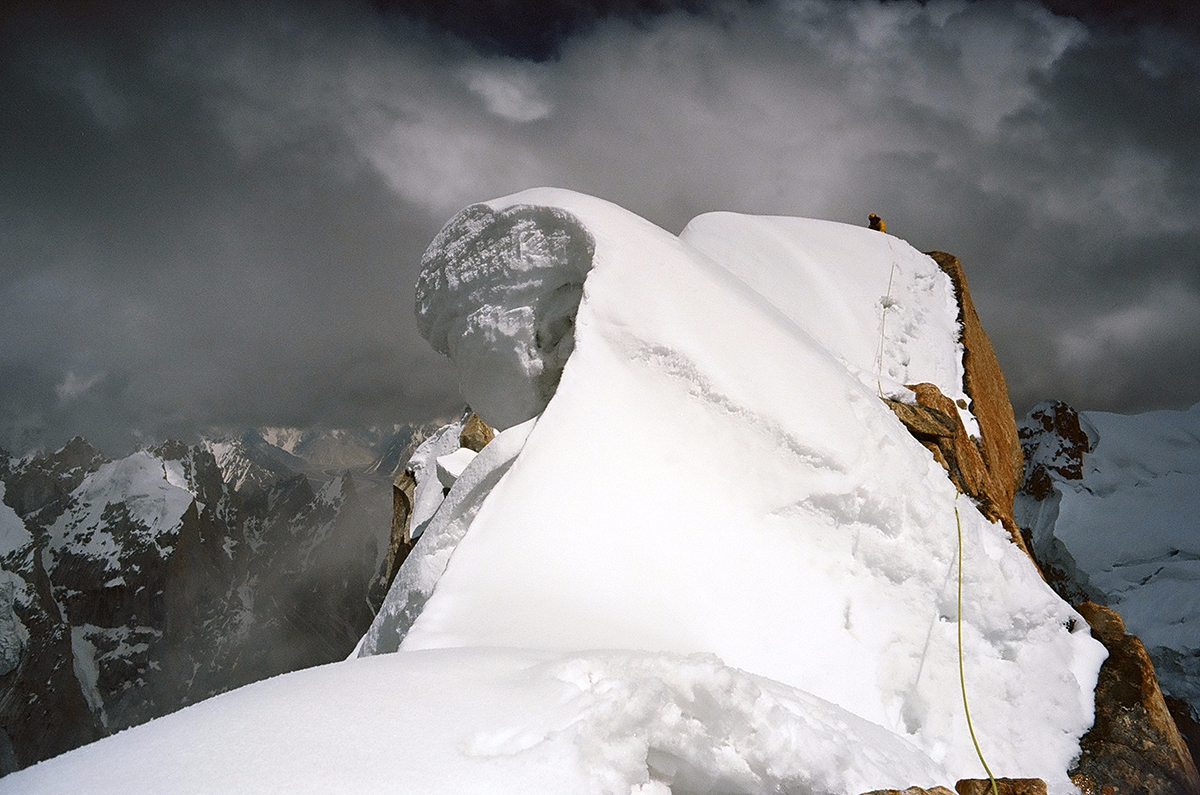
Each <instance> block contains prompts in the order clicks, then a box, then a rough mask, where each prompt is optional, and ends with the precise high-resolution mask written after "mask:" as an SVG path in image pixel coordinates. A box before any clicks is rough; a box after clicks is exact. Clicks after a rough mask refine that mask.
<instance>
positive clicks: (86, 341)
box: [0, 0, 1200, 450]
mask: <svg viewBox="0 0 1200 795" xmlns="http://www.w3.org/2000/svg"><path fill="white" fill-rule="evenodd" d="M634 5H637V4H634ZM697 7H698V6H697ZM705 8H709V9H711V10H710V11H709V12H706V13H684V12H676V13H659V14H657V15H645V14H642V15H639V16H638V18H637V19H636V20H635V21H633V22H630V21H623V20H622V19H620V18H612V19H600V18H596V19H592V20H591V24H590V25H589V26H587V27H586V28H585V29H581V32H579V33H577V35H574V36H571V37H567V38H561V39H558V40H556V41H557V55H556V57H553V58H549V59H545V60H527V59H522V58H518V57H513V56H511V55H508V56H506V55H502V54H497V52H498V49H502V48H497V47H495V46H492V47H487V48H483V49H479V48H476V47H473V46H471V45H470V44H468V43H465V42H464V41H463V40H461V39H459V38H456V37H455V36H453V35H451V34H449V33H446V32H439V29H438V28H437V27H436V25H431V24H429V23H428V21H426V22H419V21H418V22H413V21H409V20H408V18H407V17H405V16H404V15H402V14H398V13H380V12H379V10H378V8H376V7H372V6H368V5H361V6H360V5H354V4H350V3H346V4H326V5H314V6H310V7H297V6H296V5H294V4H284V3H280V4H279V5H276V6H270V5H266V4H262V3H255V4H247V5H244V6H240V7H239V6H234V5H223V6H221V7H220V9H219V10H211V11H197V10H195V9H194V7H192V6H188V5H179V6H168V7H166V8H163V9H158V10H152V11H148V10H146V9H145V8H141V9H138V12H137V13H136V14H135V13H133V11H129V12H127V13H124V14H122V13H119V12H112V13H107V14H105V15H103V16H95V17H92V18H89V19H81V18H80V17H78V16H63V15H62V14H61V13H60V12H56V11H54V10H53V7H51V6H45V7H41V6H32V7H30V9H29V10H26V11H24V12H21V13H16V14H10V15H9V17H8V18H7V19H6V20H5V22H4V23H3V28H0V37H2V38H0V81H2V83H0V87H2V89H3V90H2V91H0V141H3V145H2V147H0V445H3V446H4V447H6V448H8V449H10V450H22V449H24V448H26V447H28V446H29V445H32V444H56V443H59V442H61V441H62V440H64V439H65V438H67V437H69V436H70V435H72V434H74V433H84V434H86V435H88V436H89V437H90V438H93V439H95V440H96V441H97V442H98V443H100V444H102V445H107V446H109V447H113V448H115V447H119V446H121V445H126V444H129V443H131V441H132V440H136V439H137V438H143V439H154V438H159V437H161V436H164V435H168V434H170V435H177V436H178V435H188V434H191V433H194V432H196V431H198V430H202V429H204V428H206V427H209V426H220V425H224V426H239V425H251V424H273V425H312V424H322V425H361V424H372V423H390V422H397V421H406V420H414V419H424V418H427V417H430V416H434V415H438V414H445V413H447V412H450V411H453V410H454V407H455V406H456V404H457V402H458V398H457V396H456V391H455V387H454V384H453V379H452V376H451V375H450V372H449V369H448V367H447V366H446V365H445V363H444V362H442V361H441V360H440V358H439V357H438V356H437V355H436V354H434V353H433V352H432V351H431V350H429V349H428V346H426V344H425V343H424V342H423V341H422V340H420V339H419V337H418V335H417V334H416V331H415V324H414V323H413V320H412V317H411V306H412V289H413V283H414V282H415V279H416V268H417V265H418V263H419V260H420V254H421V252H422V251H423V249H424V247H425V245H426V244H427V243H428V241H429V240H430V239H431V238H432V237H433V235H434V234H435V233H436V232H437V230H438V229H439V228H440V226H441V225H442V223H443V222H445V221H446V220H447V219H448V218H449V217H450V216H451V215H453V214H454V213H455V212H456V211H457V210H458V209H460V208H461V207H463V206H465V205H466V204H469V203H471V202H474V201H478V200H482V199H487V198H492V197H495V196H500V195H504V194H507V193H511V192H513V191H516V190H520V189H522V188H526V187H530V186H533V185H541V184H552V185H560V186H563V187H569V188H574V189H578V190H583V191H586V192H589V193H594V194H597V195H600V196H603V197H605V198H608V199H611V200H613V201H616V202H618V203H620V204H622V205H624V206H626V207H629V208H630V209H632V210H634V211H635V212H638V213H640V214H642V215H644V216H646V217H647V218H649V219H651V220H653V221H655V222H656V223H659V224H661V225H663V226H664V227H666V228H668V229H671V230H672V231H678V230H679V229H680V228H682V226H683V225H684V224H685V223H686V222H687V220H688V219H690V218H691V217H692V216H694V215H695V214H697V213H700V212H703V211H707V210H714V209H729V210H736V211H743V212H756V213H782V214H797V215H809V216H816V217H823V218H832V219H835V220H842V221H848V222H851V223H862V222H864V220H865V216H866V214H867V212H868V211H875V212H879V213H880V214H882V215H883V216H884V217H885V218H886V219H887V221H888V225H889V230H891V231H894V232H895V233H897V234H899V235H900V236H902V237H905V238H907V239H908V240H910V241H911V242H912V243H913V244H914V245H916V246H917V247H919V248H922V249H926V250H928V249H933V248H939V249H944V250H949V251H952V252H954V253H956V254H958V255H959V256H960V257H961V258H962V259H963V261H964V263H965V265H966V267H967V269H968V276H969V278H970V280H971V286H972V292H973V294H974V296H975V299H976V303H977V304H978V306H979V309H980V313H981V315H982V317H983V321H984V323H985V326H986V327H987V328H988V329H989V331H990V333H991V335H992V338H993V341H994V342H995V344H996V347H997V351H998V354H999V356H1000V359H1001V363H1002V364H1003V366H1004V367H1005V370H1006V373H1007V374H1008V376H1009V382H1010V388H1011V390H1012V396H1013V399H1014V403H1015V404H1016V405H1017V408H1018V410H1019V411H1023V410H1024V409H1026V408H1028V407H1029V406H1030V405H1031V404H1032V403H1033V402H1036V401H1037V400H1039V399H1042V398H1045V397H1058V398H1062V399H1066V400H1068V401H1070V402H1073V403H1075V404H1076V405H1078V406H1080V407H1081V408H1092V409H1111V410H1119V411H1136V410H1144V409H1148V408H1157V407H1185V406H1188V405H1191V404H1192V403H1194V402H1196V401H1197V400H1200V366H1198V364H1200V362H1198V361H1197V360H1198V359H1200V259H1198V255H1197V252H1198V251H1200V248H1198V245H1197V244H1198V243H1200V220H1198V215H1200V213H1198V210H1200V206H1198V205H1200V200H1198V195H1200V193H1198V190H1197V189H1198V187H1200V160H1198V159H1197V158H1196V156H1195V152H1194V146H1195V143H1196V139H1197V133H1196V130H1198V129H1200V46H1198V45H1197V41H1196V39H1195V38H1194V37H1193V36H1192V35H1191V33H1190V32H1179V31H1178V29H1176V30H1172V29H1168V28H1165V27H1163V26H1161V25H1154V24H1145V25H1142V26H1140V27H1125V28H1115V27H1103V26H1098V27H1097V26H1093V27H1085V26H1084V24H1082V23H1080V22H1079V21H1077V20H1074V19H1071V18H1068V17H1062V16H1055V15H1054V14H1052V13H1051V12H1050V11H1048V10H1046V9H1044V8H1042V7H1039V6H1036V5H1031V4H1027V3H963V2H930V3H926V4H924V5H921V4H917V3H915V2H912V3H910V2H892V3H888V4H884V5H881V4H878V3H875V2H832V1H824V0H821V1H818V0H808V1H800V2H779V3H765V2H763V3H754V4H736V3H731V4H715V3H713V4H706V5H705ZM653 10H655V11H661V8H659V7H658V6H655V8H654V9H653ZM693 10H695V8H693ZM435 21H436V20H435ZM131 429H132V431H133V433H132V435H131ZM139 435H140V436H139Z"/></svg>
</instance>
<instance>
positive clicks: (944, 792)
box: [863, 787, 954, 795]
mask: <svg viewBox="0 0 1200 795" xmlns="http://www.w3.org/2000/svg"><path fill="white" fill-rule="evenodd" d="M863 795H954V790H951V789H947V788H946V787H930V788H929V789H921V788H920V787H909V788H908V789H873V790H871V791H870V792H864V793H863Z"/></svg>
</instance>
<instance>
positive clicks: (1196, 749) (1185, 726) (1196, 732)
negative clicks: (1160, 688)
mask: <svg viewBox="0 0 1200 795" xmlns="http://www.w3.org/2000/svg"><path fill="white" fill-rule="evenodd" d="M1155 670H1156V671H1157V670H1158V669H1157V668H1156V669H1155ZM1163 700H1164V701H1166V703H1167V711H1168V712H1170V713H1171V718H1172V719H1173V720H1174V721H1175V725H1176V726H1177V727H1179V733H1180V734H1181V735H1182V736H1183V741H1184V743H1186V744H1187V747H1188V750H1189V751H1191V752H1192V761H1193V762H1195V761H1196V760H1197V759H1200V716H1197V714H1196V710H1195V709H1193V708H1192V705H1191V704H1189V703H1188V702H1186V701H1184V700H1183V699H1182V698H1176V697H1175V696H1171V695H1167V694H1166V693H1163Z"/></svg>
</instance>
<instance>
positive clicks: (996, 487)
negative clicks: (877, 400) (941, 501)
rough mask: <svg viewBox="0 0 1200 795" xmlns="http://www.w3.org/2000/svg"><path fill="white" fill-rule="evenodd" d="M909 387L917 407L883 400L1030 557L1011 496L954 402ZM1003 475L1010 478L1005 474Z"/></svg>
mask: <svg viewBox="0 0 1200 795" xmlns="http://www.w3.org/2000/svg"><path fill="white" fill-rule="evenodd" d="M908 388H909V389H911V390H912V391H913V393H914V394H915V395H916V396H917V403H916V405H913V404H910V403H903V402H901V401H898V400H888V399H886V398H885V399H884V401H885V402H886V403H887V404H888V406H889V407H890V408H891V409H892V411H893V412H895V414H896V416H897V417H898V418H899V419H900V421H901V422H902V423H904V425H905V427H906V428H908V430H909V432H911V433H912V435H913V437H915V438H916V440H917V441H919V442H920V443H921V444H923V445H924V446H925V447H926V448H928V449H929V451H930V452H932V453H933V457H934V458H935V459H936V460H937V462H938V463H939V464H941V465H942V466H943V467H945V468H946V473H947V474H948V475H949V476H950V480H951V482H953V483H954V485H955V487H957V488H958V490H959V491H960V492H962V493H963V494H966V495H967V496H969V497H971V498H972V499H973V500H974V501H975V504H976V506H978V508H979V510H980V512H981V513H983V515H984V516H986V517H987V518H989V519H991V520H992V521H994V522H1000V523H1001V524H1002V525H1003V526H1004V528H1005V529H1006V530H1008V532H1009V536H1010V537H1011V538H1012V541H1013V543H1014V544H1016V545H1017V546H1018V547H1020V548H1021V549H1022V550H1024V551H1025V554H1027V555H1029V549H1028V548H1027V547H1026V545H1025V540H1024V538H1022V536H1021V533H1020V531H1019V530H1018V529H1017V524H1016V521H1015V520H1014V519H1013V514H1012V495H1011V493H1010V492H1009V491H1008V490H1007V489H1006V488H1005V487H1004V486H1003V485H1002V484H1001V483H1000V482H998V480H997V477H996V476H995V474H994V473H993V472H991V471H990V470H988V468H987V464H986V463H985V461H984V458H983V453H982V451H981V449H980V446H979V445H978V444H977V443H976V442H975V440H973V439H972V438H971V437H970V436H969V435H968V434H967V429H966V427H965V426H964V425H963V422H962V418H961V417H960V416H959V413H958V411H957V409H956V407H955V405H954V401H953V400H951V399H950V398H948V397H946V396H945V395H944V394H942V391H941V390H940V389H938V388H937V387H936V386H935V385H933V384H911V385H909V387H908ZM976 405H978V403H976ZM1000 475H1001V478H1003V477H1007V473H1006V472H1001V473H1000ZM1030 557H1031V558H1032V557H1033V556H1032V555H1030Z"/></svg>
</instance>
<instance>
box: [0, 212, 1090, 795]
mask: <svg viewBox="0 0 1200 795" xmlns="http://www.w3.org/2000/svg"><path fill="white" fill-rule="evenodd" d="M417 305H418V321H419V323H420V325H421V328H422V329H423V331H424V333H426V334H427V336H428V337H429V338H430V341H431V342H432V343H433V344H434V346H435V347H437V348H438V349H439V350H442V351H445V352H448V353H449V354H450V356H451V357H452V358H453V359H454V361H455V364H456V366H457V367H458V369H459V379H460V383H461V384H462V386H463V391H464V396H465V397H467V399H468V400H469V402H470V404H471V407H472V408H473V409H474V410H475V411H476V412H477V413H478V414H479V415H480V416H481V417H482V418H483V419H484V420H486V421H488V422H489V423H491V424H492V425H494V426H496V427H498V428H500V429H501V433H499V434H498V435H497V437H496V438H495V439H494V440H493V441H492V442H491V443H490V444H489V445H488V446H487V447H485V448H484V449H483V451H482V452H481V453H479V455H477V456H474V457H473V458H471V460H470V461H469V462H466V461H457V460H454V461H453V463H454V465H455V466H456V467H457V465H458V464H460V463H463V464H465V466H463V467H462V469H461V472H459V473H458V474H457V477H456V478H455V479H454V480H453V485H452V486H451V487H450V489H449V492H448V493H447V494H446V495H445V498H444V499H442V498H441V489H442V487H443V484H442V482H441V481H439V479H438V477H437V473H436V467H437V464H438V463H439V462H440V463H442V465H443V469H448V467H447V466H446V464H449V463H451V460H450V459H447V458H446V456H448V455H451V454H452V453H453V451H454V449H456V444H454V443H453V442H452V441H451V439H452V438H456V436H457V430H455V431H447V432H446V433H445V434H444V436H443V437H442V441H444V442H445V444H444V445H443V444H442V443H441V442H432V443H431V442H427V443H426V446H425V447H424V449H423V450H421V451H418V453H419V455H418V458H419V459H420V462H421V468H422V472H421V473H418V484H419V486H418V490H419V491H420V488H421V484H422V483H426V484H430V485H429V486H428V487H427V488H428V491H427V492H425V494H426V495H427V498H428V500H429V502H430V505H431V506H432V507H433V512H432V514H430V515H429V517H428V518H427V519H425V518H424V517H422V522H421V526H422V529H423V531H424V532H423V533H421V535H420V538H419V540H418V542H417V545H416V547H415V549H414V550H413V552H412V553H411V554H410V555H409V557H408V559H407V560H406V561H405V563H404V566H403V567H402V568H401V570H400V572H399V574H398V575H397V576H396V579H395V582H394V583H393V585H392V588H391V591H390V592H389V594H388V597H387V599H386V601H385V603H384V605H383V607H382V608H381V610H380V612H379V616H378V617H377V618H376V621H375V623H374V624H373V625H372V627H371V629H370V631H369V632H368V633H367V635H366V636H365V637H364V639H363V641H362V642H361V643H360V644H359V649H358V650H357V654H356V657H355V658H353V659H351V660H348V661H347V662H345V663H341V664H337V665H333V666H326V667H324V668H320V669H315V670H312V671H307V672H302V673H299V674H293V675H289V676H287V677H283V678H280V679H276V680H272V681H269V682H265V683H260V684H258V685H254V686H251V687H248V688H244V689H242V690H241V691H238V692H235V693H231V694H228V695H226V696H223V697H220V698H217V699H213V700H212V701H209V702H206V703H203V704H200V705H197V706H195V707H192V708H189V709H187V710H184V711H183V712H180V713H177V714H176V715H173V716H170V717H168V718H165V719H162V720H160V721H156V722H153V723H151V724H148V725H146V726H143V727H139V728H138V729H134V730H131V731H129V732H126V733H124V734H122V735H119V736H117V737H114V738H110V739H109V740H105V741H102V742H101V743H97V744H95V745H93V746H89V747H87V748H85V749H82V750H80V751H77V752H74V753H72V754H68V755H66V756H65V757H62V758H60V759H58V760H54V761H52V762H50V763H47V764H43V765H39V766H37V767H35V768H33V769H31V770H29V771H25V772H23V773H18V774H16V775H14V776H10V777H9V778H7V779H5V780H3V781H0V790H2V789H4V788H5V786H6V785H7V786H10V787H11V786H16V787H19V788H21V789H20V791H21V792H48V791H51V790H52V789H53V788H54V787H55V786H60V787H61V786H62V785H63V784H64V783H67V784H70V786H71V788H72V789H75V790H77V791H81V792H102V791H107V790H105V789H103V787H104V786H107V784H106V783H104V782H99V781H97V780H96V776H95V771H98V770H101V769H103V770H105V771H106V775H111V774H112V771H114V770H118V771H120V772H119V777H120V778H121V780H122V787H123V788H125V789H126V790H137V791H194V792H229V791H243V792H252V791H259V790H260V789H262V788H263V787H264V786H265V787H266V788H267V789H270V790H273V791H286V792H327V791H334V790H337V791H370V792H382V791H399V792H412V793H439V792H447V793H450V792H454V793H460V792H489V793H531V792H538V793H550V792H563V793H568V792H569V793H586V792H592V793H615V794H616V795H635V794H639V795H649V793H654V795H666V794H667V793H675V795H684V794H685V793H686V794H690V793H707V792H738V793H773V792H789V793H818V792H820V793H824V792H831V793H833V792H836V793H850V794H851V795H853V793H858V792H863V791H866V790H869V789H873V788H881V787H905V786H909V785H914V784H915V785H921V786H926V787H928V786H932V785H935V784H942V785H953V783H954V781H955V780H956V779H958V778H964V777H977V776H980V775H982V769H981V768H980V766H979V762H978V760H977V758H976V756H975V751H974V750H973V748H972V746H971V741H970V739H969V736H968V733H967V730H966V724H965V722H964V719H963V710H962V703H961V699H960V694H959V673H958V665H957V657H956V646H955V615H956V602H955V585H956V580H955V575H956V560H957V551H956V549H957V548H956V522H955V508H956V507H957V508H958V511H959V512H960V514H961V518H962V532H963V537H964V542H965V565H964V580H965V585H964V588H965V597H964V605H963V609H964V626H963V637H964V642H965V654H966V668H967V681H968V687H969V690H970V696H971V712H972V717H973V718H974V720H975V726H976V728H977V730H978V731H979V734H980V736H981V738H980V742H981V745H982V746H983V749H984V752H985V753H986V755H987V758H988V761H989V764H990V765H991V767H992V769H993V770H994V771H995V772H996V773H997V775H1004V776H1014V777H1015V776H1036V777H1041V778H1044V779H1046V781H1047V782H1048V783H1049V786H1050V791H1051V792H1052V793H1066V792H1074V788H1073V786H1072V785H1071V784H1070V782H1069V781H1068V779H1067V777H1066V770H1067V768H1068V767H1069V766H1070V764H1071V762H1072V759H1073V758H1074V756H1075V755H1076V754H1077V753H1078V739H1079V737H1080V735H1081V734H1082V733H1083V732H1084V731H1085V730H1086V729H1087V728H1088V727H1089V726H1090V724H1091V720H1092V689H1093V687H1094V685H1095V681H1096V674H1097V670H1098V668H1099V665H1100V662H1101V660H1102V659H1103V656H1104V651H1103V649H1102V647H1101V646H1100V645H1099V644H1098V643H1097V642H1095V641H1094V640H1092V639H1091V637H1090V635H1089V633H1088V632H1087V629H1086V623H1085V622H1083V621H1082V619H1080V618H1079V617H1078V615H1077V614H1076V613H1075V612H1074V611H1073V610H1071V608H1070V607H1069V606H1068V605H1067V604H1065V603H1064V602H1063V601H1061V600H1060V599H1059V598H1058V597H1057V596H1055V594H1054V593H1053V592H1052V591H1051V590H1050V588H1049V587H1047V586H1046V584H1045V583H1044V582H1043V581H1042V580H1041V578H1040V577H1039V575H1038V573H1037V572H1036V570H1035V568H1034V566H1033V564H1032V563H1031V562H1030V561H1029V560H1028V559H1027V558H1026V557H1025V556H1024V555H1023V554H1022V553H1021V552H1020V550H1019V549H1017V548H1016V547H1015V546H1013V545H1012V544H1011V543H1010V542H1009V540H1008V536H1007V533H1006V532H1005V531H1004V530H1003V528H1001V527H1000V526H999V525H994V524H992V523H990V522H988V521H987V520H985V519H984V518H983V517H982V516H981V515H980V514H979V513H978V511H976V510H975V509H974V507H973V505H972V504H971V502H970V501H969V500H968V499H966V498H965V497H959V496H958V495H957V493H956V491H955V489H954V486H953V485H952V484H951V483H950V482H949V480H948V479H947V477H946V473H945V471H944V470H943V469H942V467H941V466H940V465H938V464H937V463H935V462H934V460H933V458H932V456H931V455H930V453H929V452H928V451H927V450H925V448H923V447H922V446H921V445H920V444H918V443H917V442H916V441H915V440H914V439H913V438H912V437H911V436H910V435H909V433H908V431H907V430H905V428H904V427H903V426H902V425H901V424H900V423H899V421H898V420H897V419H896V418H895V416H894V415H893V414H892V413H891V411H890V409H888V408H887V406H886V405H885V404H884V403H883V402H882V401H881V400H880V393H884V394H887V395H891V396H901V394H902V393H903V392H904V391H905V390H904V389H903V386H902V385H903V384H904V383H915V382H919V381H931V382H933V383H935V384H937V385H938V386H939V388H940V389H941V390H942V391H943V392H944V393H945V394H947V395H949V396H951V397H952V398H960V397H964V395H963V391H962V390H963V387H962V356H963V351H962V348H961V346H960V344H959V343H958V327H957V323H956V315H957V308H956V305H955V303H954V298H953V291H952V288H951V285H950V281H949V278H948V277H946V276H945V275H944V274H942V273H941V271H940V270H939V269H938V268H937V266H936V264H935V263H934V262H933V261H932V260H930V259H929V258H928V257H925V256H924V255H921V254H919V253H918V252H916V251H914V250H913V249H912V248H911V247H910V246H908V244H906V243H904V242H903V241H901V240H898V239H896V238H892V237H890V236H887V235H884V234H881V233H879V232H874V231H870V230H867V229H865V228H856V227H849V226H845V225H842V224H834V223H828V222H819V221H803V220H797V219H778V218H750V217H746V216H736V215H730V214H713V215H707V216H701V217H700V218H698V219H696V220H695V221H693V222H692V224H691V225H689V227H688V229H687V230H685V232H684V233H683V234H682V235H681V236H680V237H676V236H674V235H671V234H670V233H668V232H666V231H664V230H662V229H660V228H658V227H656V226H654V225H652V224H650V223H649V222H647V221H645V220H643V219H641V218H639V217H637V216H635V215H633V214H631V213H629V212H627V211H625V210H623V209H621V208H619V207H617V206H615V205H612V204H610V203H607V202H604V201H602V200H599V199H594V198H591V197H587V196H583V195H580V194H575V193H571V192H567V191H561V190H552V189H539V190H534V191H527V192H525V193H522V194H518V195H516V196H512V197H508V198H505V199H499V200H496V201H494V202H491V203H489V204H488V205H476V206H474V207H472V208H469V209H468V210H466V211H464V213H463V214H461V215H460V216H458V217H457V218H456V219H454V220H453V221H451V223H450V224H448V225H447V227H446V228H445V229H444V230H443V231H442V233H440V234H439V236H438V238H437V239H436V240H435V241H434V243H433V244H432V245H431V247H430V250H429V252H428V253H427V254H426V258H425V272H424V273H423V274H422V277H421V281H420V283H419V284H418V291H417ZM881 332H882V342H881V340H880V337H881ZM564 363H565V365H564ZM967 419H968V420H969V421H970V425H969V427H971V428H972V429H974V428H975V427H976V426H975V424H974V422H973V418H970V417H969V416H968V417H967ZM467 457H468V456H463V458H464V459H465V458H467ZM432 484H437V486H436V488H437V491H436V492H435V491H433V490H432V489H433V488H434V487H433V485H432ZM422 499H423V498H422V497H421V496H420V493H419V494H418V498H417V502H418V512H424V511H425V510H427V509H428V506H426V507H421V506H422ZM414 518H415V517H414ZM397 649H399V651H396V650H397ZM387 652H394V653H391V654H387ZM131 782H132V783H131ZM10 791H15V790H10Z"/></svg>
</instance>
